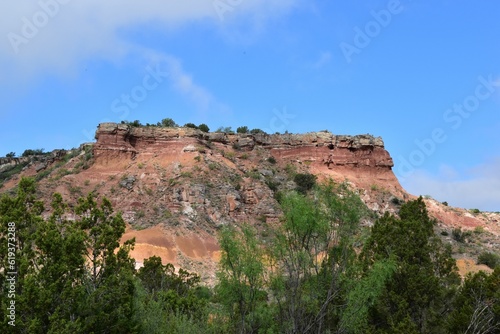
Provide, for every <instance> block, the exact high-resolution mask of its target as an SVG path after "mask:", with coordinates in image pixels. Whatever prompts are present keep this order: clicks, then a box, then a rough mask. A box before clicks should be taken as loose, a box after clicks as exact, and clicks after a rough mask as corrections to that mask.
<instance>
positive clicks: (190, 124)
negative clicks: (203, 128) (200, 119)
mask: <svg viewBox="0 0 500 334" xmlns="http://www.w3.org/2000/svg"><path fill="white" fill-rule="evenodd" d="M184 127H185V128H192V129H198V127H197V126H196V125H195V124H193V123H186V124H184Z"/></svg>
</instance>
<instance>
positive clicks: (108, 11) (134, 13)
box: [0, 0, 300, 111]
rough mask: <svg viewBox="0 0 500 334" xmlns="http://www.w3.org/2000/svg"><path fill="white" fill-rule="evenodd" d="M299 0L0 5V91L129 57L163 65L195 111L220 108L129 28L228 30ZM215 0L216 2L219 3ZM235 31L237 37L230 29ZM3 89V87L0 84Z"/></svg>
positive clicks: (71, 0) (50, 0)
mask: <svg viewBox="0 0 500 334" xmlns="http://www.w3.org/2000/svg"><path fill="white" fill-rule="evenodd" d="M298 1H300V0H270V1H269V0H268V1H264V0H252V1H250V0H242V1H239V2H238V1H226V0H224V1H223V2H225V3H227V4H230V3H232V5H230V8H229V9H228V10H227V11H226V12H224V13H223V17H222V19H221V15H220V14H221V13H220V11H219V12H217V10H216V8H215V7H214V4H215V3H216V1H214V0H183V1H168V2H166V1H161V0H149V1H144V2H137V1H133V0H107V1H101V0H84V1H76V0H36V1H35V0H31V1H14V0H5V1H1V2H0V66H1V67H2V76H1V77H0V90H1V91H4V92H5V91H8V92H9V94H10V96H12V95H13V94H20V96H22V94H23V93H24V92H23V91H24V90H26V89H29V86H30V85H31V84H33V83H36V82H37V80H38V79H40V78H42V79H43V78H45V77H44V76H45V75H47V74H48V75H51V76H53V75H58V76H69V77H71V76H74V75H77V74H78V73H79V70H80V68H81V67H83V66H84V64H85V63H87V62H89V61H108V62H109V63H113V64H120V65H122V63H123V62H126V61H127V59H128V57H129V56H131V55H132V56H133V57H137V56H139V57H140V58H142V59H145V60H146V61H149V60H150V59H149V58H150V57H157V58H160V60H159V61H162V62H165V63H166V64H167V65H166V66H167V67H168V71H169V73H170V78H169V79H170V80H171V82H172V84H173V87H174V88H175V89H176V90H177V91H179V92H180V93H182V94H183V95H184V96H186V97H187V98H189V99H190V100H191V101H192V102H193V103H194V104H195V105H196V106H197V107H198V108H199V110H200V111H206V110H207V109H208V108H209V107H210V108H211V109H212V110H213V109H214V107H215V108H216V109H218V110H226V109H227V108H226V107H225V106H223V105H221V104H219V103H217V102H216V99H215V98H214V97H213V96H212V95H211V93H210V92H209V91H208V89H206V88H203V87H202V86H201V85H200V84H199V83H196V81H195V79H194V77H193V75H190V74H188V73H187V72H186V70H185V69H184V68H183V66H182V64H181V61H180V60H179V59H178V58H176V57H175V56H173V55H172V54H171V52H170V50H168V49H163V50H151V49H145V48H144V47H143V46H142V45H140V44H138V43H140V42H132V40H131V39H130V38H129V37H128V36H129V35H130V34H129V33H130V32H141V31H143V30H144V29H146V27H147V29H154V30H155V31H156V32H160V33H164V34H175V33H177V32H180V33H182V29H179V28H180V27H183V26H184V25H188V24H192V23H193V22H203V23H204V24H206V23H209V24H208V25H207V27H208V28H209V29H215V30H218V31H221V32H222V36H225V35H227V34H228V31H231V29H230V28H231V25H233V24H234V25H237V26H241V25H242V24H243V22H248V24H249V25H250V26H252V25H256V26H259V27H260V26H262V24H263V22H264V21H266V20H267V19H268V18H269V17H272V16H278V15H280V14H282V13H284V12H286V11H287V10H289V9H290V8H291V7H293V5H294V3H295V2H298ZM219 2H220V1H219ZM236 34H238V33H237V32H236ZM2 86H4V87H5V89H2V88H3V87H2Z"/></svg>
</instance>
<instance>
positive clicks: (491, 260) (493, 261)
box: [477, 252, 500, 269]
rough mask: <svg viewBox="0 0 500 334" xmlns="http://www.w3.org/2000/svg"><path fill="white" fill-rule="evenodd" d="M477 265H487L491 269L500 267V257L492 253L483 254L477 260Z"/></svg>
mask: <svg viewBox="0 0 500 334" xmlns="http://www.w3.org/2000/svg"><path fill="white" fill-rule="evenodd" d="M477 264H485V265H487V266H488V267H490V268H491V269H495V267H497V266H498V265H500V256H498V255H497V254H494V253H490V252H482V253H481V254H479V256H478V258H477Z"/></svg>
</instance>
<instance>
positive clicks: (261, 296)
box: [216, 227, 267, 333]
mask: <svg viewBox="0 0 500 334" xmlns="http://www.w3.org/2000/svg"><path fill="white" fill-rule="evenodd" d="M219 243H220V247H221V252H222V257H221V260H220V270H219V271H218V273H217V276H218V280H219V283H218V285H217V287H216V292H217V295H218V299H219V300H220V302H221V304H222V305H223V306H224V308H225V310H226V311H227V313H228V315H229V317H230V319H231V322H232V323H233V324H234V328H233V330H234V331H235V332H239V333H252V332H254V331H255V330H257V329H258V328H260V327H262V326H263V323H266V319H264V318H263V317H262V314H261V313H260V312H259V310H260V308H261V307H263V305H265V302H266V300H267V295H266V293H265V292H264V264H263V253H262V250H261V248H260V247H259V244H258V242H257V239H256V236H255V233H254V231H253V230H252V229H251V228H249V227H244V228H243V231H242V233H241V234H237V233H236V231H235V230H234V229H231V228H225V229H223V230H222V232H221V237H220V240H219ZM264 328H265V327H264Z"/></svg>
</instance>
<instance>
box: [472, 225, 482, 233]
mask: <svg viewBox="0 0 500 334" xmlns="http://www.w3.org/2000/svg"><path fill="white" fill-rule="evenodd" d="M474 233H476V234H482V233H484V227H482V226H476V228H474Z"/></svg>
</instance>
